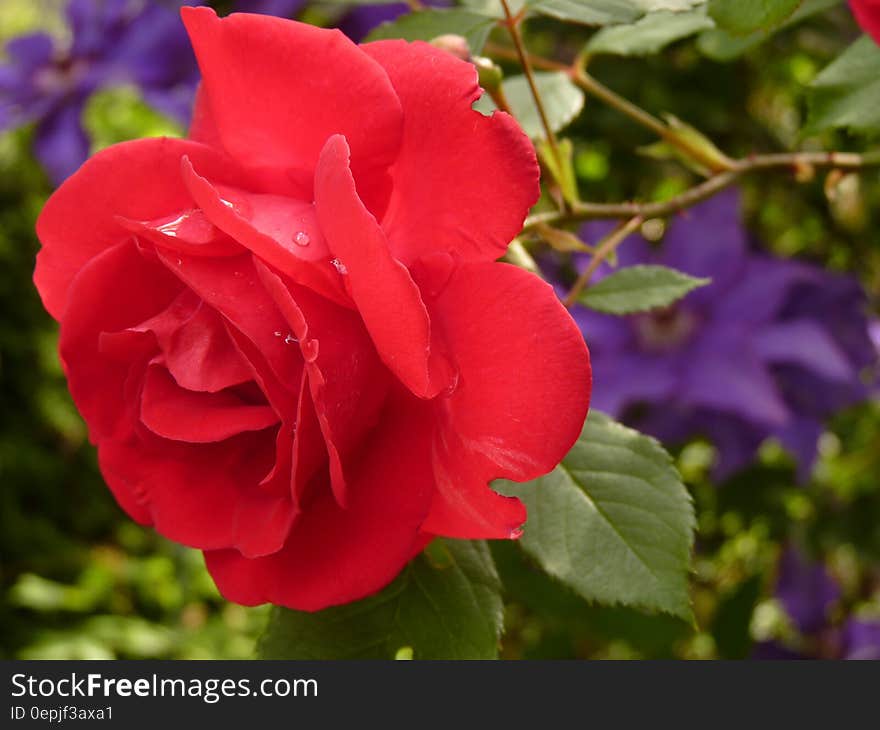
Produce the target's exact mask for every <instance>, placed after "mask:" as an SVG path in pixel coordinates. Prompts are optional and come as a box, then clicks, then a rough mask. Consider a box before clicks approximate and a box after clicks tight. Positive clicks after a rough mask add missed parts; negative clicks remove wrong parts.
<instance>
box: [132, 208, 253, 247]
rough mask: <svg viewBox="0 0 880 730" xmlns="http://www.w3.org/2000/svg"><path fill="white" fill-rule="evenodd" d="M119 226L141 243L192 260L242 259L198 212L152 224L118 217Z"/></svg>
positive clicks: (170, 217)
mask: <svg viewBox="0 0 880 730" xmlns="http://www.w3.org/2000/svg"><path fill="white" fill-rule="evenodd" d="M117 220H118V222H119V224H120V225H121V226H122V227H123V228H125V229H127V230H129V231H131V232H132V233H135V234H137V235H138V236H140V237H141V238H142V239H145V240H147V241H151V242H152V243H155V244H156V245H158V246H164V247H165V248H168V249H171V250H172V251H179V252H180V253H185V254H189V255H191V256H239V255H241V254H242V253H244V249H243V248H242V247H241V246H240V245H239V244H238V243H236V242H235V241H234V240H233V239H232V238H230V237H229V236H227V235H226V234H225V233H223V232H222V231H220V229H218V228H217V227H216V226H215V225H214V224H213V223H211V222H210V221H209V220H208V218H207V216H206V215H205V213H204V211H202V210H199V209H198V208H191V209H189V210H183V211H179V212H177V213H172V214H171V215H166V216H163V217H161V218H157V219H156V220H152V221H133V220H129V219H128V218H122V217H119V218H118V219H117Z"/></svg>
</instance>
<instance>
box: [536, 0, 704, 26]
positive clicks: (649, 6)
mask: <svg viewBox="0 0 880 730" xmlns="http://www.w3.org/2000/svg"><path fill="white" fill-rule="evenodd" d="M704 2H705V0H537V1H536V2H531V3H529V6H530V7H531V8H532V10H534V11H535V12H537V13H541V14H543V15H549V16H551V17H553V18H558V19H560V20H567V21H570V22H573V23H582V24H583V25H614V24H618V23H634V22H635V21H636V20H638V19H639V18H641V17H643V16H644V15H647V14H648V13H652V12H657V11H661V10H662V11H672V12H683V11H686V10H690V9H691V8H694V7H697V6H698V5H702V4H703V3H704Z"/></svg>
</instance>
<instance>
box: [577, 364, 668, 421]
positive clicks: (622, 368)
mask: <svg viewBox="0 0 880 730" xmlns="http://www.w3.org/2000/svg"><path fill="white" fill-rule="evenodd" d="M592 365H593V395H592V402H591V407H593V408H596V409H597V410H600V411H602V412H604V413H607V414H608V415H610V416H612V417H615V418H619V417H620V416H621V415H622V413H623V411H624V410H625V409H626V408H627V407H629V406H631V405H635V404H637V403H643V402H646V403H654V402H657V401H665V400H667V399H669V398H670V397H671V396H672V394H673V392H674V389H675V385H676V381H677V377H676V374H675V372H674V363H673V362H672V361H670V360H668V359H666V358H649V357H644V356H640V355H633V354H621V355H620V356H618V357H610V358H600V359H599V360H598V361H596V360H594V361H593V363H592Z"/></svg>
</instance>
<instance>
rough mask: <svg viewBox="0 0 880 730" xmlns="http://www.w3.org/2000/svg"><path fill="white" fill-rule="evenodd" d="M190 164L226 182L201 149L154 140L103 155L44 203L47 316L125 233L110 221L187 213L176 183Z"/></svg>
mask: <svg viewBox="0 0 880 730" xmlns="http://www.w3.org/2000/svg"><path fill="white" fill-rule="evenodd" d="M183 155H188V156H189V157H190V159H191V160H192V161H193V162H194V164H197V165H198V166H199V169H200V170H203V171H204V173H205V174H206V175H210V176H211V178H212V179H216V180H221V181H223V182H229V181H230V180H228V179H227V178H229V175H230V166H231V163H230V162H227V161H225V159H224V158H223V157H221V156H220V155H218V154H217V153H216V152H215V151H213V150H211V149H210V148H208V147H205V146H204V145H201V144H198V143H197V142H190V141H187V140H182V139H167V138H158V139H157V138H153V139H141V140H137V141H135V142H124V143H122V144H118V145H114V146H113V147H108V148H107V149H105V150H102V151H101V152H99V153H98V154H96V155H95V156H94V157H91V158H90V159H89V160H87V161H86V162H85V164H83V166H82V167H81V168H80V169H79V170H78V171H77V172H76V173H74V175H73V176H71V177H70V178H68V179H67V180H66V181H65V182H64V184H63V185H62V186H61V187H60V188H58V190H56V191H55V193H54V194H53V195H52V197H50V198H49V200H48V201H47V202H46V205H45V206H44V208H43V211H42V213H41V214H40V217H39V219H38V220H37V235H38V236H39V238H40V241H41V243H42V244H43V248H42V250H41V251H40V253H39V254H38V256H37V269H36V272H35V273H34V281H35V283H36V285H37V288H38V289H39V291H40V296H41V297H42V298H43V304H44V305H45V306H46V309H47V310H49V313H50V314H51V315H52V316H53V317H55V318H56V319H60V317H61V315H62V314H63V311H64V306H65V302H66V301H67V288H68V287H69V286H70V282H71V281H73V277H74V276H76V273H77V271H79V270H80V269H81V268H82V267H83V265H85V263H86V262H87V261H89V260H90V259H92V258H94V257H95V256H97V255H98V254H99V253H101V251H103V250H105V249H106V248H108V247H110V246H113V245H115V244H117V243H120V242H121V241H124V240H125V239H127V238H130V237H131V233H130V232H129V231H127V230H125V228H123V227H122V226H121V225H120V224H119V222H118V221H117V220H116V218H115V216H121V217H123V218H129V219H131V220H139V221H148V220H153V219H156V218H159V217H161V216H164V215H168V214H169V213H174V212H175V211H181V210H186V209H188V208H190V207H192V199H191V198H190V195H189V193H188V192H187V190H186V188H185V186H184V185H183V181H182V180H181V178H180V160H181V157H183Z"/></svg>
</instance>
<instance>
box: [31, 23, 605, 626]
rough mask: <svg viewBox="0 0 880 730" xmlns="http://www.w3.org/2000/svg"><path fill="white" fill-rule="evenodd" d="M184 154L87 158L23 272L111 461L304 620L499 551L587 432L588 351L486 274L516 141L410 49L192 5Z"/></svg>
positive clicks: (108, 466)
mask: <svg viewBox="0 0 880 730" xmlns="http://www.w3.org/2000/svg"><path fill="white" fill-rule="evenodd" d="M183 17H184V22H185V23H186V26H187V29H188V31H189V34H190V36H191V38H192V41H193V45H194V47H195V50H196V53H197V55H198V58H199V63H200V65H201V68H202V72H203V85H202V88H201V90H200V93H199V98H198V99H197V102H196V110H195V121H194V124H193V129H192V130H191V133H190V137H189V139H186V140H179V139H144V140H139V141H135V142H128V143H125V144H120V145H117V146H114V147H111V148H109V149H106V150H104V151H103V152H101V153H99V154H98V155H96V156H95V157H93V158H92V159H91V160H89V161H88V162H86V164H85V165H83V167H82V168H81V169H80V170H79V171H78V172H77V173H76V174H75V175H74V176H73V177H72V178H70V179H69V180H68V181H67V182H66V183H65V184H64V185H63V186H62V187H61V188H60V189H59V190H58V191H57V192H56V193H55V194H54V195H53V196H52V197H51V199H50V200H49V202H48V203H47V204H46V207H45V209H44V211H43V213H42V215H41V216H40V220H39V222H38V224H37V231H38V234H39V237H40V240H41V241H42V244H43V249H42V251H41V252H40V254H39V257H38V261H37V269H36V274H35V281H36V284H37V287H38V288H39V290H40V294H41V296H42V298H43V301H44V303H45V305H46V308H47V309H48V310H49V312H51V313H52V315H53V316H54V317H56V318H57V319H58V320H59V321H60V322H61V340H60V351H61V358H62V361H63V363H64V366H65V370H66V373H67V376H68V379H69V382H70V390H71V393H72V394H73V397H74V399H75V401H76V403H77V406H78V407H79V409H80V411H81V412H82V414H83V416H84V417H85V419H86V421H87V423H88V426H89V434H90V438H91V439H92V441H93V442H94V443H96V444H97V446H98V456H99V461H100V465H101V470H102V472H103V474H104V476H105V478H106V480H107V482H108V484H109V485H110V488H111V489H112V490H113V493H114V494H115V496H116V499H117V500H118V501H119V503H120V504H121V505H122V507H123V508H124V509H125V510H126V511H127V512H128V513H129V514H130V515H131V516H132V517H133V518H134V519H135V520H137V521H138V522H141V523H143V524H152V525H154V526H155V528H156V529H157V530H158V531H159V532H160V533H162V534H163V535H165V536H167V537H169V538H171V539H173V540H177V541H179V542H181V543H184V544H186V545H191V546H193V547H197V548H200V549H202V550H204V551H205V555H206V560H207V565H208V569H209V570H210V571H211V574H212V575H213V577H214V579H215V580H216V582H217V585H218V586H219V588H220V590H221V592H222V593H223V594H224V595H225V596H226V597H227V598H229V599H230V600H233V601H237V602H239V603H243V604H249V605H250V604H257V603H262V602H266V601H271V602H272V603H277V604H282V605H285V606H291V607H294V608H299V609H307V610H314V609H320V608H322V607H324V606H328V605H331V604H338V603H344V602H347V601H352V600H354V599H357V598H361V597H363V596H365V595H367V594H369V593H372V592H374V591H376V590H378V589H380V588H381V587H382V586H384V585H385V584H386V583H388V582H389V581H390V580H391V579H392V578H393V577H394V576H395V575H396V574H397V573H398V572H399V571H400V569H401V568H402V567H403V566H404V564H405V563H406V562H407V561H408V560H409V559H410V558H412V557H413V556H414V555H415V554H416V553H418V551H419V550H421V549H422V548H423V547H424V545H425V544H426V543H427V542H428V541H429V540H430V539H431V538H432V537H433V536H435V535H447V536H452V537H459V538H509V537H516V536H517V534H518V532H519V527H520V525H521V524H522V523H523V522H524V520H525V517H526V515H525V511H524V508H523V506H522V504H521V503H520V502H519V501H518V500H516V499H509V498H506V497H502V496H499V495H498V494H496V493H495V492H493V491H492V490H491V489H490V488H489V486H488V485H487V482H489V481H490V480H491V479H494V478H496V477H506V478H509V479H514V480H525V479H532V478H534V477H537V476H539V475H540V474H543V473H544V472H546V471H548V470H549V469H551V468H552V467H553V466H554V465H555V464H556V463H557V462H558V461H559V460H560V458H561V457H562V456H563V455H564V454H565V453H566V451H567V450H568V449H569V447H570V446H571V445H572V443H573V442H574V441H575V439H576V438H577V436H578V434H579V431H580V428H581V424H582V423H583V420H584V417H585V414H586V410H587V405H588V400H589V393H590V369H589V361H588V355H587V350H586V347H585V345H584V343H583V340H582V337H581V335H580V333H579V332H578V330H577V328H576V327H575V325H574V323H573V322H572V320H571V318H570V317H569V316H568V314H567V312H566V311H565V310H564V309H563V308H562V307H561V306H560V304H559V303H558V302H557V299H556V297H555V296H554V294H553V291H552V290H551V289H550V287H549V286H547V285H546V284H545V283H543V282H542V281H540V280H539V279H538V278H537V277H535V276H533V275H532V274H529V273H526V272H525V271H523V270H521V269H518V268H515V267H512V266H509V265H506V264H501V263H494V260H495V259H497V258H498V257H499V256H500V255H501V254H503V253H504V250H505V248H506V246H507V243H508V241H509V240H510V239H511V238H512V237H513V236H514V235H516V234H517V233H518V231H519V229H520V226H521V225H522V222H523V219H524V216H525V215H526V212H527V211H528V209H529V207H530V205H532V204H533V203H534V201H535V199H536V197H537V195H538V168H537V164H536V162H535V156H534V153H533V150H532V148H531V146H530V144H529V141H528V139H526V137H525V136H524V135H523V133H522V132H521V131H520V130H519V128H518V127H517V126H516V124H515V123H514V121H513V120H512V119H511V118H510V117H508V116H506V115H505V114H501V113H496V114H495V115H494V116H492V117H484V116H482V115H481V114H479V113H478V112H475V111H473V110H472V109H471V104H472V103H473V101H474V100H475V99H476V98H477V96H478V95H479V93H480V92H479V89H478V87H477V84H476V71H475V69H474V67H473V66H472V65H470V64H468V63H465V62H463V61H460V60H458V59H456V58H453V57H452V56H450V55H449V54H446V53H444V52H442V51H439V50H437V49H435V48H433V47H432V46H430V45H427V44H425V43H413V44H408V43H405V42H399V41H386V42H380V43H371V44H368V45H365V46H362V47H358V46H356V45H354V44H352V43H351V42H350V41H349V40H348V39H346V38H345V36H343V35H342V34H341V33H339V32H337V31H329V30H321V29H318V28H314V27H311V26H308V25H302V24H299V23H294V22H291V21H287V20H281V19H278V18H272V17H267V16H256V15H233V16H231V17H229V18H227V19H224V20H219V19H218V18H217V17H216V15H215V14H214V13H213V11H211V10H208V9H205V8H197V9H192V8H188V9H185V10H184V15H183Z"/></svg>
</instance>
